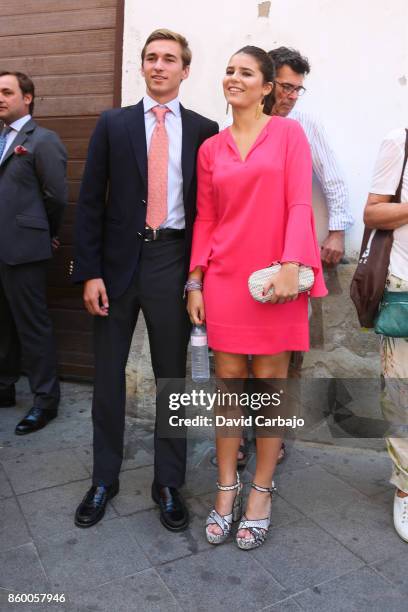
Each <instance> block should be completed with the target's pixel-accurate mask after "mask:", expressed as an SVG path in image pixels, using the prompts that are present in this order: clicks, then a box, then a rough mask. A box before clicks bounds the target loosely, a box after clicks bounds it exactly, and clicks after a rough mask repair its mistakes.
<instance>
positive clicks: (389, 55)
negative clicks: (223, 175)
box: [122, 0, 408, 255]
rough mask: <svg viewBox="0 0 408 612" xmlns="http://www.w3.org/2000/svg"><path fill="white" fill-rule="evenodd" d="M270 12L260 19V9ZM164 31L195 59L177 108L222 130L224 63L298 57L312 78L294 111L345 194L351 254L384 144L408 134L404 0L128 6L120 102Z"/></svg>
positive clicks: (135, 88)
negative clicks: (178, 36)
mask: <svg viewBox="0 0 408 612" xmlns="http://www.w3.org/2000/svg"><path fill="white" fill-rule="evenodd" d="M261 4H263V5H264V6H266V7H267V6H268V5H269V4H270V9H269V16H268V17H259V16H258V12H259V5H261ZM159 27H167V28H170V29H173V30H176V31H179V32H181V33H182V34H184V35H185V36H186V37H187V38H188V40H189V42H190V46H191V48H192V51H193V63H192V68H191V75H190V77H189V79H188V80H187V81H186V82H185V83H183V85H182V90H181V98H182V101H183V104H184V105H185V106H187V107H191V108H193V109H194V110H196V111H198V112H201V113H203V114H205V115H207V116H208V117H211V118H214V119H216V120H218V121H219V122H222V121H223V119H224V117H225V101H224V97H223V94H222V88H221V79H222V76H223V72H224V69H225V66H226V62H227V61H228V59H229V57H230V55H231V54H232V53H233V52H234V51H236V50H237V49H238V48H239V47H242V46H243V45H245V44H255V45H259V46H261V47H263V48H265V49H266V50H269V49H271V48H273V47H277V46H280V45H285V46H291V47H295V48H296V49H299V50H300V51H301V53H302V54H304V55H306V56H307V57H308V58H309V60H310V62H311V64H312V72H311V74H310V75H309V77H308V78H307V81H306V87H307V89H308V92H307V93H306V95H305V97H304V98H303V99H302V100H301V101H300V102H299V103H298V104H299V105H301V107H302V108H304V109H305V110H307V111H310V112H312V113H313V114H315V115H316V116H318V117H320V119H321V120H322V121H323V123H324V125H325V127H326V130H327V132H328V134H329V137H330V141H331V143H332V146H333V148H334V150H335V151H336V153H337V156H338V159H339V162H340V165H341V167H342V168H343V170H344V173H345V176H346V178H347V181H348V185H349V189H350V198H351V207H352V210H353V213H354V216H355V217H356V224H355V226H354V227H353V229H352V230H351V231H350V232H349V233H348V252H349V253H350V254H351V255H354V254H355V252H356V251H357V250H358V248H359V244H360V239H361V231H362V222H361V214H362V208H363V206H364V203H365V200H366V196H367V191H368V189H369V185H370V178H371V174H372V168H373V164H374V161H375V157H376V154H377V150H378V147H379V144H380V142H381V139H382V137H383V136H384V135H385V134H386V133H387V131H389V130H390V129H392V128H394V127H398V126H407V127H408V2H407V0H272V1H271V2H270V3H265V2H264V3H262V2H259V1H257V0H203V1H201V0H151V2H149V3H148V2H146V0H126V5H125V33H124V55H123V81H122V89H123V104H124V105H127V104H133V103H135V102H136V101H137V100H138V99H139V98H140V97H141V96H142V95H143V93H144V81H143V79H142V78H141V76H140V73H139V67H140V51H141V48H142V46H143V43H144V40H145V39H146V37H147V36H148V34H149V33H150V32H151V31H152V30H154V29H156V28H159Z"/></svg>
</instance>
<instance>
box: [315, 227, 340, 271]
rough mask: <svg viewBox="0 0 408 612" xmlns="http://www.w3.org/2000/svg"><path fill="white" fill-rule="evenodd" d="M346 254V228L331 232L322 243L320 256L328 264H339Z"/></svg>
mask: <svg viewBox="0 0 408 612" xmlns="http://www.w3.org/2000/svg"><path fill="white" fill-rule="evenodd" d="M343 255H344V230H336V231H331V232H329V234H328V236H327V238H326V239H325V241H324V242H323V244H322V247H321V253H320V257H321V259H322V262H323V263H325V264H327V265H328V266H337V264H338V263H339V261H340V259H341V258H342V257H343Z"/></svg>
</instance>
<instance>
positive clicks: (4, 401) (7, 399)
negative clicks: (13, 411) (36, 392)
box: [0, 388, 16, 408]
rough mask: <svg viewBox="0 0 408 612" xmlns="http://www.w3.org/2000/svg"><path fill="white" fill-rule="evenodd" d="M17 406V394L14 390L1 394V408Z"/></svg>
mask: <svg viewBox="0 0 408 612" xmlns="http://www.w3.org/2000/svg"><path fill="white" fill-rule="evenodd" d="M15 405H16V392H15V390H14V388H12V389H11V391H7V392H5V391H3V392H1V393H0V408H11V406H15Z"/></svg>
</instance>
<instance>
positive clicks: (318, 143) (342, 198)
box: [224, 109, 354, 231]
mask: <svg viewBox="0 0 408 612" xmlns="http://www.w3.org/2000/svg"><path fill="white" fill-rule="evenodd" d="M288 117H289V119H295V120H296V121H298V122H299V123H300V125H301V126H302V128H303V130H304V132H305V134H306V137H307V139H308V141H309V145H310V150H311V154H312V163H313V172H314V174H315V176H316V177H317V179H318V181H319V183H320V184H321V187H322V189H323V193H324V196H325V200H326V205H327V209H328V213H329V224H328V229H329V230H332V231H333V230H345V229H347V228H348V227H350V226H351V225H353V223H354V219H353V216H352V214H351V212H350V208H349V195H348V189H347V185H346V182H345V180H344V178H343V177H342V175H341V172H340V170H339V167H338V164H337V161H336V157H335V155H334V152H333V150H332V149H331V147H330V145H329V143H328V140H327V135H326V132H325V130H324V128H323V126H322V125H321V124H320V123H319V122H318V121H316V119H314V118H313V117H311V116H310V115H308V114H307V113H304V112H301V111H297V110H296V109H293V110H292V111H291V112H290V113H289V115H288ZM231 124H232V117H231V116H229V117H227V120H226V122H225V124H224V127H228V126H230V125H231Z"/></svg>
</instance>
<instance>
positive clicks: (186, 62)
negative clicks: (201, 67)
mask: <svg viewBox="0 0 408 612" xmlns="http://www.w3.org/2000/svg"><path fill="white" fill-rule="evenodd" d="M154 40H174V41H175V42H178V44H179V45H180V47H181V59H182V62H183V68H185V67H186V66H190V64H191V58H192V53H191V49H190V47H189V46H188V40H187V39H186V38H185V37H184V36H183V35H182V34H178V33H177V32H173V31H172V30H167V29H166V28H160V29H159V30H155V31H154V32H152V33H151V34H149V36H148V37H147V40H146V42H145V44H144V47H143V49H142V64H143V61H144V58H145V54H146V47H147V45H149V44H150V43H151V42H153V41H154Z"/></svg>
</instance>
